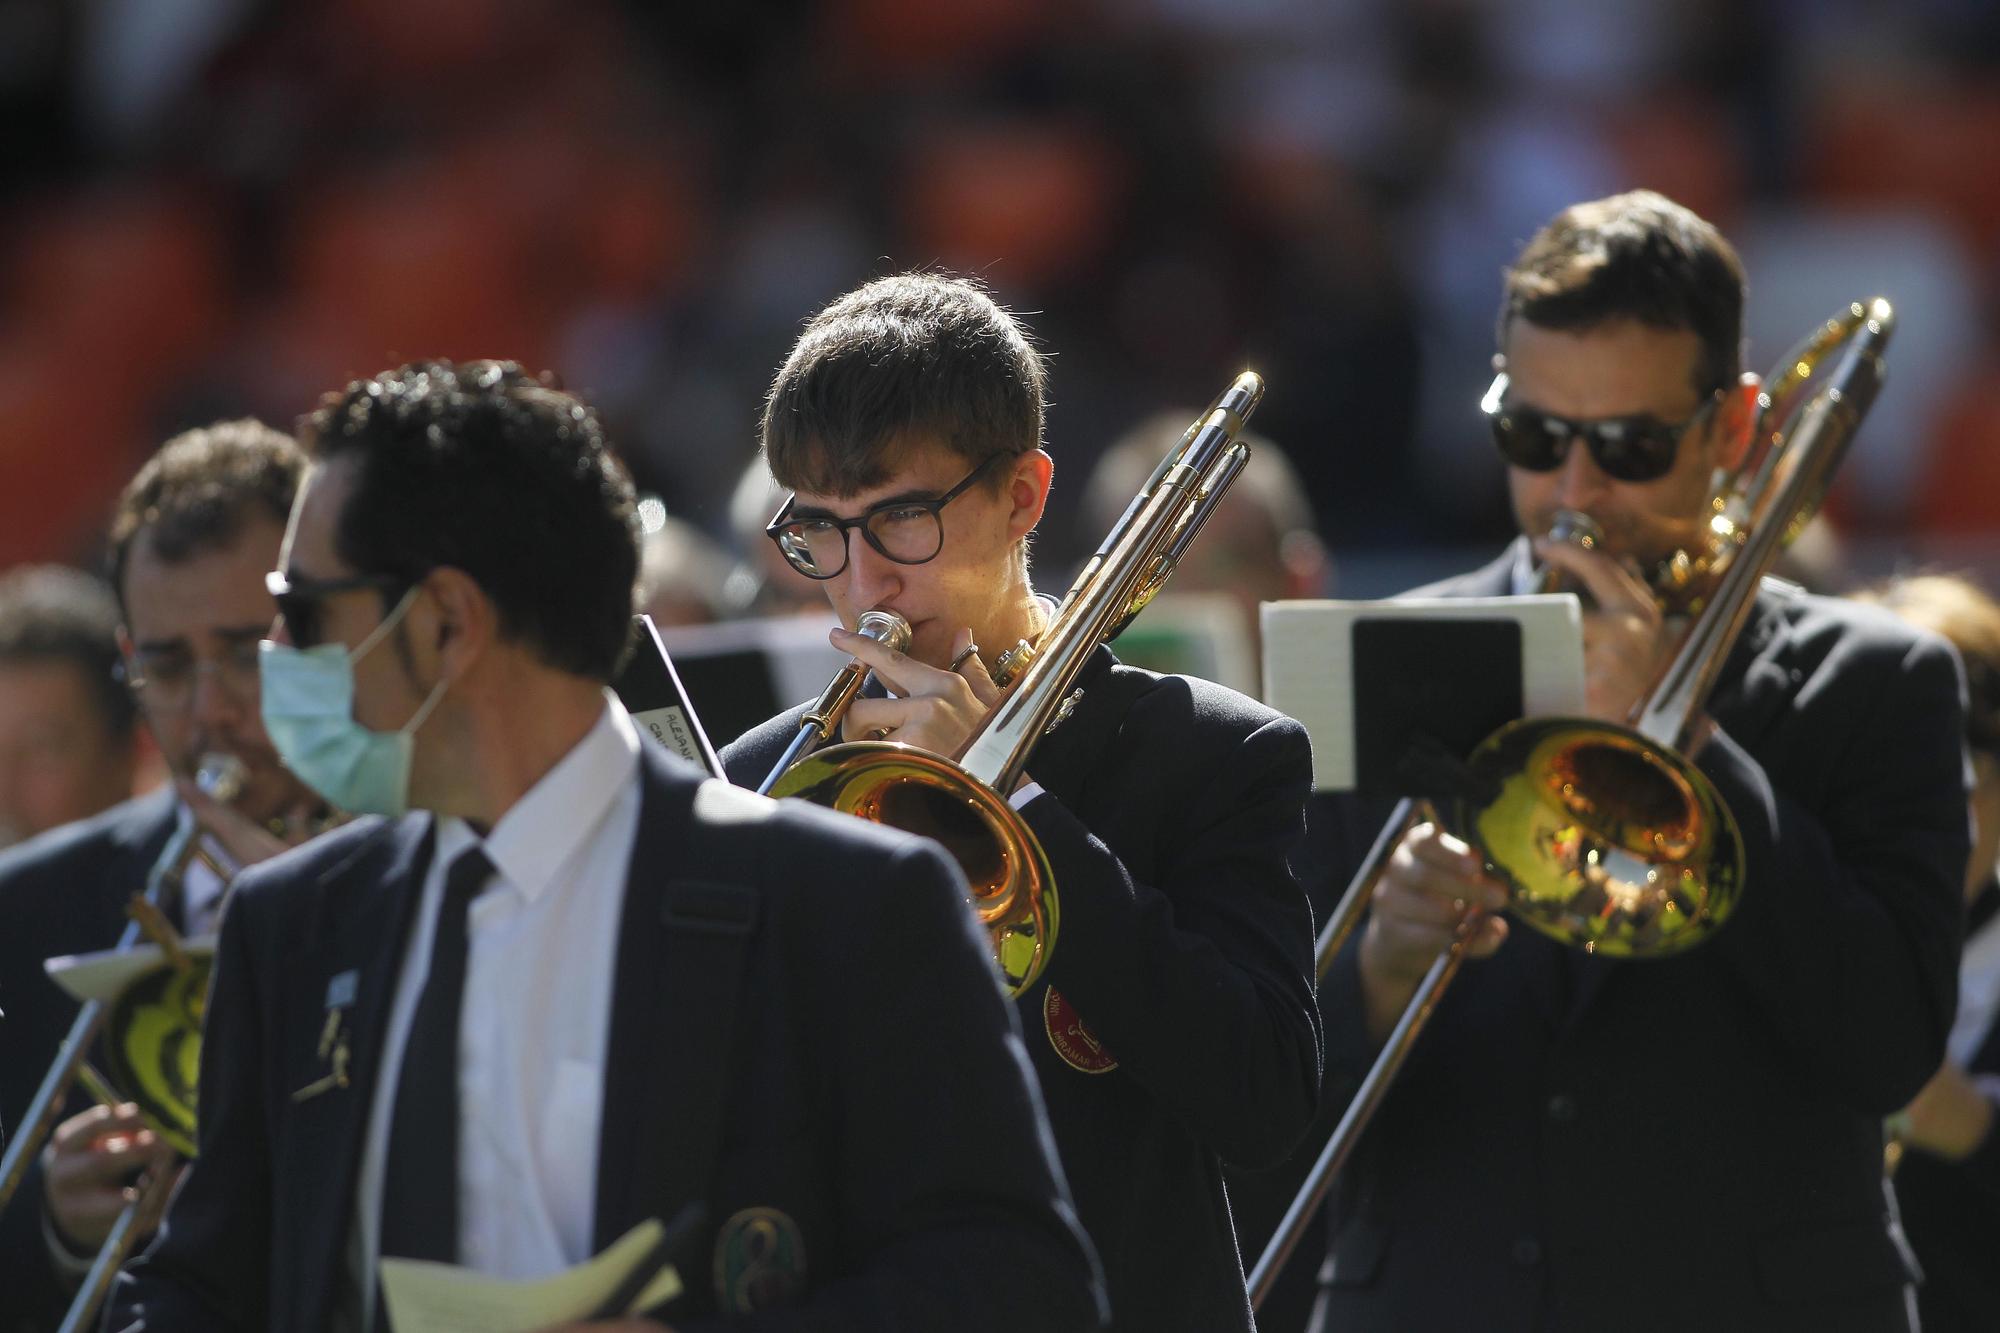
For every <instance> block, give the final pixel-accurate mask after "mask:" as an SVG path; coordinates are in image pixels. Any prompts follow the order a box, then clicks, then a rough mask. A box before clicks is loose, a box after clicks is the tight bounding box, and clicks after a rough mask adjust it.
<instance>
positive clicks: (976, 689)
mask: <svg viewBox="0 0 2000 1333" xmlns="http://www.w3.org/2000/svg"><path fill="white" fill-rule="evenodd" d="M831 638H832V642H833V646H834V647H836V648H838V649H840V651H842V652H843V653H852V654H853V655H854V656H855V657H858V658H860V659H861V660H862V661H863V662H866V663H867V664H868V665H869V666H870V667H871V668H873V669H874V672H875V674H876V675H877V676H879V677H881V678H882V683H883V684H885V685H887V686H888V687H889V688H890V689H892V690H894V691H895V692H896V693H897V694H899V695H901V696H903V697H901V698H898V699H859V698H857V699H856V700H855V701H854V702H853V703H852V704H851V705H849V706H848V709H847V718H846V720H845V721H844V722H843V723H842V724H841V734H842V735H843V736H845V737H846V738H847V739H848V740H851V741H853V740H891V741H901V742H902V743H903V744H905V745H914V746H916V747H917V748H918V749H920V750H928V751H930V752H931V753H932V754H936V755H942V756H944V757H945V758H947V759H949V758H951V757H952V756H953V755H955V754H957V753H958V750H959V747H960V746H962V745H964V744H965V741H966V738H967V737H969V736H971V735H972V731H973V728H974V727H976V726H978V725H979V724H980V723H981V722H982V721H984V720H985V718H986V715H987V714H988V713H989V712H991V711H992V709H993V705H994V704H996V703H998V702H999V701H1000V696H1001V694H1002V693H1003V691H1002V690H1001V689H1000V687H999V686H998V685H995V684H994V683H993V678H992V677H991V676H989V675H988V674H987V673H986V664H985V663H984V662H982V661H980V660H979V656H978V654H976V653H975V654H974V655H972V656H970V657H968V658H966V659H965V663H964V665H962V666H960V667H959V669H958V670H956V671H946V670H944V669H942V668H940V667H933V666H925V665H924V664H923V663H922V662H919V661H917V660H916V659H915V658H914V657H911V656H910V655H909V654H907V653H900V652H897V651H896V650H895V649H893V648H887V647H884V646H883V645H882V644H879V643H876V642H875V641H874V640H873V639H866V638H863V637H862V636H861V635H859V634H852V633H849V632H848V631H847V630H844V629H836V630H834V631H833V634H832V636H831ZM971 642H972V631H971V630H968V629H962V630H960V631H959V632H958V633H957V635H955V636H954V637H953V639H952V655H953V656H954V657H956V656H957V655H958V654H959V653H960V652H961V651H963V650H964V649H965V648H966V647H967V646H968V645H970V644H971Z"/></svg>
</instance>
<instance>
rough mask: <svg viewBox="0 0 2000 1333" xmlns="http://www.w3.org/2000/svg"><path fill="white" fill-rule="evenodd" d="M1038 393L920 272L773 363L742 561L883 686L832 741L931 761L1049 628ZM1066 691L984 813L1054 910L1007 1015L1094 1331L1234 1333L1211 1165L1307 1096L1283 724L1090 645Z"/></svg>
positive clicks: (1004, 324) (1296, 832)
mask: <svg viewBox="0 0 2000 1333" xmlns="http://www.w3.org/2000/svg"><path fill="white" fill-rule="evenodd" d="M1045 385H1046V370H1045V366H1044V362H1043V359H1042V355H1041V353H1040V352H1038V351H1037V350H1036V349H1035V348H1034V347H1033V346H1032V345H1031V344H1030V342H1029V340H1028V335H1027V332H1026V330H1025V329H1024V328H1023V327H1022V326H1021V325H1020V324H1019V323H1018V322H1017V321H1016V319H1015V318H1014V316H1013V315H1011V314H1009V313H1008V312H1007V311H1006V310H1003V309H1002V308H1001V307H1000V306H999V305H997V304H996V303H995V302H994V301H993V299H992V298H991V297H990V296H988V295H987V294H986V292H985V291H984V290H983V289H982V288H980V287H979V286H978V285H977V284H975V283H972V282H969V281H966V280H963V279H958V278H953V277H949V276H945V275H941V274H931V273H916V274H904V275H900V276H896V277H890V278H883V279H880V280H878V281H876V282H872V283H869V284H867V285H866V286H863V287H861V288H859V289H857V290H855V291H853V292H850V293H848V294H847V295H845V296H843V297H841V298H839V299H838V300H836V301H834V302H833V303H832V304H830V305H828V306H827V307H826V308H825V309H823V310H822V311H820V312H819V313H818V314H817V315H816V316H815V317H814V318H813V319H812V320H811V321H810V322H809V323H808V324H807V326H806V330H805V332H804V333H803V334H802V335H801V337H800V339H799V341H798V343H797V345H796V346H795V347H794V348H793V350H792V353H791V356H790V357H789V359H788V360H787V361H786V363H785V365H784V367H783V368H782V369H781V370H780V371H779V372H778V374H777V377H776V379H775V381H774V382H773V384H772V387H771V392H770V396H769V398H768V399H767V402H766V408H765V414H764V430H763V444H764V451H765V455H766V457H767V458H768V459H769V460H770V465H771V470H772V472H773V473H774V474H775V475H776V476H777V477H778V478H780V479H781V480H783V481H785V482H787V483H789V484H791V485H793V486H795V487H796V488H797V489H796V491H795V492H794V493H793V494H792V495H791V496H789V497H788V498H787V499H786V500H785V502H784V503H783V505H782V506H781V507H780V508H778V510H777V511H776V514H775V517H774V518H773V520H772V523H771V526H770V528H769V534H770V536H769V538H768V540H769V541H770V543H771V544H772V545H773V546H775V547H782V548H783V549H784V550H785V551H786V552H787V557H786V558H788V559H790V560H792V561H793V562H794V563H796V564H797V565H798V566H799V568H800V569H801V571H804V572H809V573H812V574H813V575H814V576H815V577H816V579H817V581H818V582H819V583H820V586H821V587H822V588H823V589H824V590H825V595H826V597H827V599H828V601H829V602H831V604H832V606H833V608H834V610H835V612H836V614H837V615H838V616H839V618H840V622H841V625H842V626H844V627H846V628H841V629H835V630H834V631H833V632H832V634H831V636H830V637H831V641H832V643H833V645H834V646H835V647H836V648H838V649H840V650H841V651H842V652H844V653H852V654H853V655H854V656H855V657H856V658H858V659H859V660H861V661H862V662H865V663H866V664H867V665H868V666H869V667H871V668H872V669H873V670H874V672H875V673H876V676H877V677H878V678H879V680H880V681H881V682H882V684H883V685H884V686H886V687H887V691H888V694H887V695H881V694H877V695H872V696H869V697H862V698H858V699H857V700H856V701H855V702H854V704H853V705H852V706H851V707H850V708H849V710H848V712H847V714H846V718H845V720H844V722H843V734H844V735H845V736H847V737H848V738H850V739H853V738H860V737H870V738H873V739H877V740H883V739H886V740H888V741H891V742H900V743H904V744H908V745H911V746H914V747H916V748H918V749H921V750H927V751H930V752H931V753H933V754H938V755H947V756H949V755H953V754H955V753H957V752H958V750H959V748H960V747H961V745H962V744H963V743H964V742H965V741H966V740H967V739H969V737H970V736H971V734H972V732H973V730H974V728H975V727H977V726H978V725H979V724H980V723H981V721H982V720H983V719H984V718H985V717H986V716H987V715H988V712H989V710H990V709H992V708H993V707H994V706H995V705H996V704H997V703H998V701H999V700H1000V698H1001V696H1002V691H1001V689H1000V687H999V686H997V685H995V684H994V683H993V680H992V677H991V674H990V667H989V662H990V661H994V660H997V659H998V658H999V657H1000V655H1001V654H1002V653H1003V652H1005V651H1007V650H1008V649H1010V648H1012V647H1013V646H1014V645H1015V644H1016V643H1017V642H1019V641H1021V640H1023V639H1026V640H1029V641H1033V640H1036V639H1038V638H1039V637H1040V636H1041V635H1042V634H1043V633H1044V631H1045V630H1046V629H1047V628H1048V625H1049V623H1050V619H1051V616H1052V606H1051V603H1050V602H1049V600H1047V599H1044V598H1042V597H1040V596H1038V595H1037V594H1036V592H1035V590H1034V586H1033V584H1032V582H1031V581H1030V577H1029V562H1028V546H1029V542H1030V540H1031V534H1032V533H1033V532H1034V530H1035V527H1036V525H1037V523H1038V522H1039V521H1040V520H1041V518H1042V515H1043V510H1044V506H1045V504H1046V502H1047V499H1048V493H1049V485H1050V479H1051V476H1052V472H1053V467H1054V464H1053V461H1052V460H1051V458H1050V456H1049V454H1048V453H1047V452H1046V451H1045V450H1044V449H1043V448H1042V432H1043V424H1044V414H1045V402H1046V398H1045ZM1182 424H1183V425H1185V424H1186V423H1185V422H1184V423H1182ZM877 609H879V610H888V611H894V612H897V613H898V614H900V615H902V616H903V617H904V618H905V619H906V620H908V621H909V624H910V630H911V638H910V644H909V648H908V651H907V652H896V651H893V650H890V649H887V648H884V647H883V646H882V645H880V644H877V643H875V642H874V641H872V640H868V639H864V638H862V637H860V636H859V635H856V634H854V633H852V632H850V631H851V629H852V627H854V626H855V625H856V624H857V623H858V622H859V620H860V618H861V616H862V614H863V613H864V612H867V611H870V610H877ZM1076 683H1077V687H1078V688H1077V697H1076V698H1075V700H1074V711H1073V712H1071V713H1069V714H1067V715H1066V716H1065V717H1064V719H1063V720H1062V721H1061V722H1060V723H1059V724H1057V725H1053V726H1051V727H1050V728H1049V729H1048V731H1047V734H1046V736H1045V737H1044V738H1043V739H1042V740H1041V741H1040V742H1039V744H1038V745H1037V746H1036V748H1035V750H1034V753H1033V755H1032V756H1031V757H1030V758H1029V760H1028V765H1027V775H1026V777H1025V778H1024V780H1023V782H1022V783H1021V784H1020V785H1019V786H1018V787H1017V789H1016V790H1015V791H1013V792H1010V793H1007V794H1006V795H1007V796H1008V797H1009V799H1010V800H1011V802H1012V804H1013V806H1014V808H1016V809H1017V810H1019V811H1020V814H1021V818H1022V819H1023V821H1024V822H1025V823H1026V824H1027V826H1028V827H1029V829H1030V830H1031V831H1032V833H1033V836H1034V837H1035V839H1036V840H1037V841H1038V842H1039V844H1040V846H1041V847H1042V849H1043V850H1044V852H1045V853H1046V855H1047V858H1048V862H1049V867H1050V870H1051V872H1052V873H1053V876H1054V879H1055V881H1056V883H1057V884H1058V885H1059V888H1060V893H1061V895H1062V900H1061V931H1060V935H1059V937H1058V938H1057V940H1056V941H1055V943H1054V946H1053V949H1052V951H1051V954H1050V959H1049V963H1048V968H1047V972H1046V973H1045V975H1044V978H1043V980H1041V981H1040V982H1037V983H1036V984H1034V985H1032V986H1029V987H1028V988H1027V989H1026V990H1025V991H1024V993H1023V994H1022V995H1021V996H1020V998H1019V1000H1018V1008H1019V1012H1020V1015H1021V1018H1022V1020H1023V1023H1024V1025H1025V1026H1026V1027H1027V1028H1028V1029H1029V1032H1030V1040H1029V1049H1030V1051H1031V1053H1032V1055H1033V1058H1034V1067H1035V1071H1036V1073H1037V1075H1038V1076H1039V1078H1040V1080H1041V1084H1042V1088H1043V1091H1044V1093H1045V1095H1046V1096H1047V1098H1048V1106H1049V1121H1050V1124H1051V1126H1052V1127H1053V1129H1054V1131H1055V1143H1056V1148H1057V1150H1058V1152H1059V1153H1060V1154H1061V1156H1062V1164H1063V1170H1064V1172H1065V1173H1066V1174H1067V1175H1068V1177H1069V1180H1070V1183H1071V1187H1072V1189H1073V1190H1074V1191H1075V1195H1076V1204H1077V1212H1078V1215H1079V1216H1080V1217H1081V1218H1082V1219H1083V1225H1084V1228H1085V1229H1086V1230H1087V1231H1088V1232H1089V1233H1090V1236H1091V1239H1092V1240H1093V1241H1095V1242H1096V1244H1097V1246H1098V1250H1099V1253H1100V1254H1102V1256H1103V1258H1104V1268H1105V1282H1106V1286H1107V1289H1108V1291H1109V1293H1110V1296H1111V1317H1112V1326H1113V1327H1115V1328H1118V1329H1122V1330H1131V1331H1132V1333H1140V1331H1142V1330H1143V1331H1145V1333H1151V1331H1152V1330H1156V1329H1200V1330H1203V1333H1224V1331H1225V1330H1231V1329H1239V1330H1248V1329H1249V1328H1251V1326H1252V1320H1251V1314H1250V1309H1249V1301H1248V1299H1247V1297H1246V1293H1245V1291H1244V1285H1243V1273H1242V1268H1241V1261H1240V1259H1239V1256H1238V1252H1237V1246H1236V1237H1235V1234H1234V1232H1233V1230H1232V1227H1231V1222H1230V1213H1229V1203H1228V1199H1227V1195H1226V1191H1225V1188H1224V1185H1223V1180H1222V1164H1223V1163H1224V1162H1225V1161H1228V1162H1237V1163H1247V1164H1253V1165H1255V1164H1262V1163H1267V1162H1271V1161H1275V1160H1278V1159H1279V1158H1282V1157H1283V1156H1284V1154H1285V1153H1286V1152H1288V1151H1289V1150H1290V1148H1291V1147H1292V1145H1293V1143H1294V1142H1295V1141H1296V1140H1297V1138H1298V1136H1299V1134H1300V1133H1301V1132H1302V1131H1303V1130H1304V1128H1305V1125H1306V1123H1307V1120H1308V1119H1309V1118H1310V1116H1311V1114H1312V1109H1313V1105H1314V1090H1315V1087H1316V1084H1317V1075H1318V1051H1317V1042H1318V1021H1317V1016H1316V1014H1315V1012H1314V1009H1313V1004H1312V984H1311V980H1310V972H1309V970H1308V969H1309V966H1310V955H1311V951H1312V926H1311V919H1310V914H1309V912H1308V910H1307V907H1306V903H1305V898H1304V895H1303V894H1302V893H1301V892H1300V890H1299V886H1298V883H1297V881H1296V880H1295V878H1294V877H1293V874H1292V872H1291V869H1290V867H1289V865H1288V860H1287V858H1288V857H1289V855H1290V853H1291V851H1292V849H1293V847H1294V846H1295V845H1296V844H1297V842H1298V840H1299V838H1300V837H1301V836H1302V834H1303V831H1304V818H1303V807H1304V802H1305V796H1306V789H1307V787H1308V785H1309V783H1310V781H1311V757H1310V754H1309V751H1308V749H1307V745H1306V739H1305V734H1304V730H1303V728H1301V727H1300V726H1299V724H1298V723H1297V722H1295V721H1293V720H1292V719H1290V718H1287V717H1283V716H1281V715H1279V714H1277V713H1275V712H1273V711H1272V710H1270V709H1268V708H1265V707H1264V706H1263V705H1261V704H1258V703H1256V702H1255V701H1253V700H1251V699H1248V698H1245V697H1244V696H1242V695H1240V694H1237V693H1235V692H1234V691H1231V690H1227V689H1224V688H1222V687H1221V686H1219V685H1215V684H1212V683H1210V682H1208V681H1203V680H1197V679H1193V678H1190V677H1187V676H1172V675H1156V674H1154V673H1152V672H1149V671H1140V670H1138V669H1136V668H1132V667H1128V666H1124V665H1122V664H1121V663H1119V662H1118V660H1117V658H1116V657H1115V656H1114V655H1113V654H1112V652H1111V650H1110V649H1109V648H1107V647H1103V646H1099V647H1098V648H1097V649H1096V650H1095V652H1094V654H1093V655H1092V657H1091V658H1090V660H1089V662H1088V663H1087V664H1086V665H1085V667H1084V668H1083V670H1082V672H1081V674H1080V675H1079V676H1078V678H1077V682H1076ZM803 711H804V707H803V706H801V707H800V708H797V709H793V710H791V711H790V712H788V713H784V714H781V715H779V716H778V717H776V718H773V719H771V720H770V721H769V722H766V723H764V724H763V725H761V726H759V727H756V728H753V729H752V730H751V731H749V732H748V733H746V734H745V735H743V736H742V737H740V738H738V739H737V740H736V741H735V742H734V743H733V744H731V745H729V746H728V747H726V748H725V749H724V751H723V753H722V759H723V762H724V764H725V765H726V766H727V768H728V770H729V775H730V778H731V779H732V780H733V781H736V782H739V783H745V784H755V783H757V782H758V781H759V780H761V779H762V778H763V777H764V775H765V774H766V773H767V772H769V771H770V769H771V768H772V767H773V765H774V764H775V763H776V761H777V760H778V759H779V757H780V756H781V754H782V753H783V751H784V750H785V748H786V746H787V744H788V743H789V742H790V741H791V739H792V738H793V736H794V735H795V734H796V733H797V731H798V726H799V719H800V715H801V713H802V712H803Z"/></svg>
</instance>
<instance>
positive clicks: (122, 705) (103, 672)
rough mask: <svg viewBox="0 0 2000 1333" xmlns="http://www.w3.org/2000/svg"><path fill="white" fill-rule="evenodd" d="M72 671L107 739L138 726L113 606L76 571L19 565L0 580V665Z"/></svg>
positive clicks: (106, 593) (96, 583)
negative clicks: (123, 675) (121, 671)
mask: <svg viewBox="0 0 2000 1333" xmlns="http://www.w3.org/2000/svg"><path fill="white" fill-rule="evenodd" d="M41 663H56V664H58V665H64V666H72V667H75V668H76V670H77V672H78V674H79V675H81V676H82V677H83V682H84V688H85V690H86V691H87V692H88V694H89V696H90V700H91V704H92V706H93V707H94V709H95V710H96V712H97V715H98V717H99V718H100V719H101V720H102V721H103V723H104V730H105V732H106V734H108V735H109V736H111V737H112V739H114V740H124V739H128V738H129V737H130V736H131V735H132V728H133V726H134V724H135V723H136V722H137V721H138V716H139V710H138V706H137V704H136V703H135V701H134V700H133V698H132V692H131V691H130V690H128V689H126V688H125V685H124V683H123V682H122V681H121V680H119V678H118V600H117V598H115V597H113V596H112V594H111V589H109V588H107V587H105V586H104V584H103V583H102V582H101V581H100V580H98V579H94V578H92V577H91V576H90V575H88V574H86V573H84V572H83V571H82V570H80V569H70V568H68V567H67V566H64V565H24V566H22V567H21V568H19V569H13V570H9V571H8V572H7V574H6V575H5V576H4V577H0V666H22V665H37V664H41Z"/></svg>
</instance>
